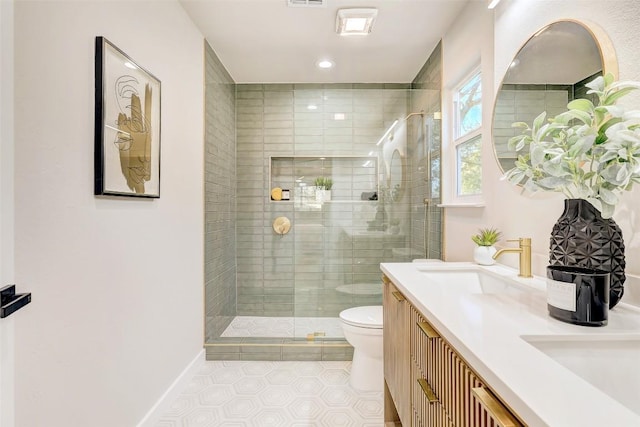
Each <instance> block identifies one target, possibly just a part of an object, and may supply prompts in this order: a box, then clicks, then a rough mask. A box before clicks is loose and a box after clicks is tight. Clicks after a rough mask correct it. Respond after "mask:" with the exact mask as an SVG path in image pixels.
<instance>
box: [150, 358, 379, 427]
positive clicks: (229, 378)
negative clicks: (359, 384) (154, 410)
mask: <svg viewBox="0 0 640 427" xmlns="http://www.w3.org/2000/svg"><path fill="white" fill-rule="evenodd" d="M350 367H351V362H243V361H208V362H205V365H204V366H203V367H202V368H201V369H200V371H199V372H198V374H197V375H196V376H195V377H194V378H193V380H192V381H191V383H190V384H189V385H188V386H187V388H186V389H185V390H184V391H183V392H182V394H181V395H180V396H179V397H178V398H177V399H176V400H175V402H174V403H173V404H172V405H171V407H170V408H169V410H168V411H167V412H166V413H165V414H164V416H163V417H162V418H161V419H160V420H159V421H158V423H156V425H155V427H178V426H179V427H214V426H216V427H218V426H221V427H222V426H257V427H262V426H264V427H268V426H278V427H289V426H290V427H296V426H298V427H302V426H309V427H310V426H327V427H336V426H352V427H383V426H384V421H383V393H382V392H360V391H357V390H355V389H353V388H351V386H350V385H349V369H350Z"/></svg>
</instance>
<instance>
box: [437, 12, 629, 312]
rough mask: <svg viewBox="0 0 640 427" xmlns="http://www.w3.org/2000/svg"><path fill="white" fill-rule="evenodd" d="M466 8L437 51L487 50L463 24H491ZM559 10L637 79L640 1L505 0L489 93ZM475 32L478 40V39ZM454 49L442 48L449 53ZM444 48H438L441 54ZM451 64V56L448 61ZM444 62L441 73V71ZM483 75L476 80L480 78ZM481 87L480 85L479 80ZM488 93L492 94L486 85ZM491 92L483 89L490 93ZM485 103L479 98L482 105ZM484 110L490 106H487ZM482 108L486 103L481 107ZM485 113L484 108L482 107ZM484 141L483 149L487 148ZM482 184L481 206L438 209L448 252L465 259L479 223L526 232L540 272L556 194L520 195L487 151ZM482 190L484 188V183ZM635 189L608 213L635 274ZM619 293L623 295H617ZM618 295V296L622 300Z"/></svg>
mask: <svg viewBox="0 0 640 427" xmlns="http://www.w3.org/2000/svg"><path fill="white" fill-rule="evenodd" d="M471 18H472V16H467V17H466V18H463V19H466V25H465V23H464V22H461V21H458V22H457V25H456V26H455V27H453V28H452V29H451V30H450V31H449V32H448V33H447V36H446V37H445V38H444V45H443V48H444V51H445V52H446V50H447V43H446V42H447V40H465V39H466V40H468V41H469V42H470V43H472V44H474V45H475V44H478V43H479V45H477V46H476V47H475V49H476V50H478V49H482V51H483V52H484V51H489V49H490V46H487V40H486V37H484V36H482V37H475V38H472V37H470V36H469V35H470V34H472V33H470V32H469V31H475V32H478V33H479V34H483V35H485V34H488V33H489V32H491V31H492V29H491V28H489V26H488V24H487V23H486V22H484V20H482V22H478V23H477V24H476V23H475V22H474V20H473V19H471ZM563 18H570V19H578V20H583V21H590V22H596V23H597V24H598V25H599V26H600V27H601V28H603V29H604V31H605V32H606V33H607V34H608V36H609V38H610V39H611V41H612V42H613V45H614V47H615V50H616V53H617V57H618V64H619V69H620V78H621V79H623V80H640V51H639V50H638V49H637V45H638V35H637V23H638V21H639V20H640V8H638V4H637V1H633V0H629V1H624V0H615V1H613V0H610V1H591V0H580V1H577V0H576V1H568V0H556V1H540V0H535V1H532V0H505V1H502V2H501V3H500V5H499V6H498V8H497V9H496V10H495V21H494V28H493V32H494V39H493V40H494V46H493V53H494V58H495V62H494V66H495V74H494V77H493V84H494V94H495V92H496V91H497V88H499V85H500V82H501V80H502V76H503V75H504V73H505V71H506V69H507V67H508V65H509V64H510V62H511V61H512V59H513V57H514V56H515V54H516V53H517V51H518V50H519V48H520V46H521V45H522V44H523V43H525V42H526V41H527V39H528V38H529V37H530V36H531V35H532V34H534V33H535V32H536V31H537V30H539V29H540V28H542V27H543V26H545V25H547V24H549V23H551V22H553V21H556V20H559V19H563ZM480 39H481V41H480ZM453 54H454V53H452V52H450V53H449V56H450V55H453ZM446 58H447V56H445V59H446ZM454 65H455V63H454ZM447 69H451V67H447V68H445V79H446V77H447V73H446V70H447ZM483 83H484V81H483ZM485 88H486V86H485ZM485 94H486V95H487V96H490V97H491V100H490V102H491V103H492V102H493V98H494V95H493V94H491V93H490V92H488V91H486V92H485ZM490 94H491V95H490ZM628 99H629V100H628V101H627V100H626V99H625V100H624V101H625V103H629V104H635V105H636V108H638V106H640V94H637V93H636V94H633V95H632V96H629V97H628ZM484 106H485V105H483V107H484ZM491 110H492V108H491ZM489 112H490V113H492V111H490V110H489ZM485 113H487V110H485ZM484 120H485V128H487V129H489V127H490V126H491V117H490V116H489V117H487V116H485V117H484ZM487 150H488V149H486V150H485V151H484V152H483V155H484V154H486V153H487ZM483 167H484V170H485V175H484V180H485V182H484V185H485V187H484V190H485V194H486V202H487V206H486V208H484V209H482V212H476V211H473V210H471V209H448V210H447V213H446V230H447V234H446V247H447V258H448V259H449V260H462V259H464V260H471V252H470V251H471V248H472V244H470V243H469V235H470V234H471V233H472V232H473V231H474V230H476V229H477V228H478V227H481V226H487V225H490V226H497V227H499V228H500V229H501V230H503V232H504V234H505V237H507V238H516V237H519V236H530V237H532V238H533V246H532V249H533V252H534V260H533V261H534V266H533V268H534V274H540V275H544V268H545V266H546V265H547V264H548V248H549V236H550V233H551V229H552V226H553V224H554V223H555V222H556V220H557V219H558V217H559V216H560V214H561V213H562V210H563V201H562V200H563V197H562V196H560V195H556V194H541V195H536V196H533V197H532V196H523V195H521V194H520V191H519V189H517V188H515V187H513V186H511V185H510V184H509V183H507V182H505V181H500V180H499V178H500V176H501V173H500V171H499V170H498V167H497V163H496V161H495V159H494V158H493V157H492V155H491V156H489V155H487V156H485V157H484V159H483ZM487 190H488V191H487ZM638 191H639V190H637V189H636V190H634V191H633V192H630V193H627V194H626V195H625V197H624V199H623V202H622V203H621V205H619V206H618V209H617V212H616V214H615V215H614V219H615V220H616V222H617V223H618V224H619V225H620V227H621V228H622V231H623V234H624V238H625V244H626V259H627V268H626V272H627V275H629V274H631V275H632V276H633V275H640V251H639V250H638V247H639V246H640V220H639V219H638V218H637V215H636V212H637V211H638V210H639V209H640V198H638ZM503 262H505V263H508V264H511V265H517V255H505V256H504V257H503ZM635 280H636V278H635V277H631V278H628V280H627V285H631V284H633V283H635ZM633 292H634V291H632V289H631V286H627V291H626V295H631V294H632V293H633ZM625 298H626V297H625ZM623 301H624V300H623Z"/></svg>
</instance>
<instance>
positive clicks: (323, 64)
mask: <svg viewBox="0 0 640 427" xmlns="http://www.w3.org/2000/svg"><path fill="white" fill-rule="evenodd" d="M318 67H320V68H331V67H333V62H331V61H328V60H326V59H325V60H322V61H319V62H318Z"/></svg>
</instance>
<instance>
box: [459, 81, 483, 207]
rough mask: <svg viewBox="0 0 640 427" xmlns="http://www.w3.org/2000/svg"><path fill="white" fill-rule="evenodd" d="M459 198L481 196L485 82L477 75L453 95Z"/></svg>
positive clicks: (465, 82)
mask: <svg viewBox="0 0 640 427" xmlns="http://www.w3.org/2000/svg"><path fill="white" fill-rule="evenodd" d="M454 108H455V112H454V129H453V134H454V137H455V139H454V142H453V147H454V151H455V154H454V155H455V175H456V176H455V181H456V186H455V188H456V197H460V196H463V197H464V196H477V195H480V194H481V193H482V138H481V134H480V129H481V126H482V79H481V74H480V72H479V71H476V72H475V73H473V74H472V75H471V77H469V78H468V79H466V80H464V82H463V83H462V84H461V85H460V86H458V88H457V89H456V90H455V91H454Z"/></svg>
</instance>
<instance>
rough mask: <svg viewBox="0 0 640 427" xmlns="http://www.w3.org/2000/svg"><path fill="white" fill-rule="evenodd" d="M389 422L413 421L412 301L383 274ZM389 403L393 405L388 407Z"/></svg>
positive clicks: (386, 420)
mask: <svg viewBox="0 0 640 427" xmlns="http://www.w3.org/2000/svg"><path fill="white" fill-rule="evenodd" d="M382 282H383V292H382V306H383V319H384V322H383V329H382V339H383V348H384V360H383V366H384V378H385V387H384V388H385V417H384V421H385V422H400V423H401V424H402V425H405V426H407V425H410V423H411V398H410V395H409V373H410V372H409V364H408V363H406V362H405V361H408V360H409V323H408V321H409V303H408V302H407V300H406V298H405V297H404V295H402V293H401V292H400V291H398V289H397V288H396V287H395V286H394V285H393V283H391V281H390V280H389V279H388V278H387V277H386V276H382ZM388 404H390V405H391V407H389V408H388V407H387V406H388Z"/></svg>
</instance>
